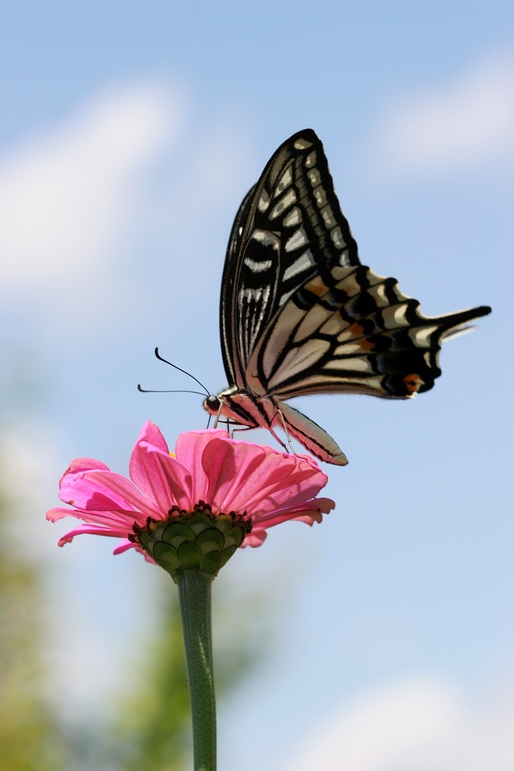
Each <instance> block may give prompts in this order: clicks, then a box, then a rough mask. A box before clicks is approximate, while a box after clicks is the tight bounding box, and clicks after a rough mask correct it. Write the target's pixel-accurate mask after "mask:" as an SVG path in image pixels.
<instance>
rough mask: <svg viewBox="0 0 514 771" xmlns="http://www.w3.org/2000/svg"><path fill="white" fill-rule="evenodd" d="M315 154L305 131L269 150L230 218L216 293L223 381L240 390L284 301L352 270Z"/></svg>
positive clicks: (344, 227)
mask: <svg viewBox="0 0 514 771" xmlns="http://www.w3.org/2000/svg"><path fill="white" fill-rule="evenodd" d="M358 264H359V260H358V256H357V244H356V243H355V240H354V239H353V237H352V235H351V233H350V228H349V225H348V222H347V221H346V219H345V218H344V216H343V214H342V212H341V210H340V207H339V203H338V200H337V198H336V195H335V193H334V187H333V183H332V178H331V176H330V172H329V170H328V165H327V161H326V158H325V154H324V152H323V146H322V144H321V142H320V140H319V139H318V137H317V136H316V134H315V133H314V131H312V130H310V129H307V130H305V131H302V132H299V133H298V134H295V135H294V136H293V137H291V138H290V139H289V140H288V141H287V142H284V144H283V145H282V146H281V147H280V148H279V149H278V150H277V152H276V153H275V155H274V156H273V158H272V159H271V160H270V162H269V163H268V165H267V166H266V168H265V169H264V172H263V174H262V176H261V178H260V180H259V182H258V183H257V185H256V186H255V187H254V188H252V190H251V191H250V193H249V194H248V195H247V196H246V198H245V199H244V201H243V203H242V205H241V207H240V209H239V212H238V214H237V217H236V220H235V222H234V226H233V228H232V233H231V237H230V241H229V247H228V252H227V260H226V263H225V270H224V275H223V281H222V291H221V336H222V346H223V349H224V361H225V369H226V371H227V376H229V377H230V378H231V380H232V381H233V382H235V383H236V384H237V385H239V386H243V385H246V383H247V380H246V372H247V368H248V364H249V361H250V358H251V356H252V354H253V352H254V350H255V348H256V347H257V344H258V342H259V340H260V339H261V337H262V334H263V333H264V331H265V329H266V328H267V326H268V325H269V323H270V321H271V319H272V318H273V317H274V316H275V314H276V313H277V311H278V310H279V309H280V308H281V307H282V306H283V305H284V304H285V303H286V302H287V300H288V298H289V297H290V296H291V295H292V294H293V293H294V292H295V291H297V290H298V289H299V288H300V287H301V286H302V285H303V284H305V283H306V282H307V281H308V280H309V279H311V278H313V277H314V276H316V275H317V274H319V273H320V272H321V273H322V274H329V273H330V270H331V268H332V267H334V266H336V265H340V266H342V265H358Z"/></svg>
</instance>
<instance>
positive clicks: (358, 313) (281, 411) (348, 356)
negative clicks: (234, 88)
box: [204, 129, 491, 465]
mask: <svg viewBox="0 0 514 771" xmlns="http://www.w3.org/2000/svg"><path fill="white" fill-rule="evenodd" d="M490 311H491V308H489V307H487V306H481V307H478V308H471V309H469V310H463V311H458V312H456V313H450V314H447V315H444V316H433V317H429V316H424V315H423V314H422V313H421V312H420V310H419V302H418V301H417V300H414V299H412V298H410V297H407V296H406V295H404V294H403V293H402V292H401V291H400V289H399V288H398V284H397V282H396V279H394V278H384V277H383V276H379V275H377V274H376V273H374V272H373V271H372V270H371V269H370V268H368V267H366V266H365V265H362V264H361V262H360V260H359V256H358V251H357V243H356V241H355V239H354V238H353V236H352V234H351V232H350V227H349V225H348V222H347V220H346V219H345V217H344V215H343V213H342V211H341V208H340V206H339V202H338V199H337V197H336V194H335V192H334V185H333V182H332V177H331V175H330V172H329V169H328V163H327V159H326V157H325V153H324V150H323V145H322V143H321V141H320V139H319V138H318V136H317V135H316V133H315V132H314V131H313V130H312V129H305V130H304V131H299V132H298V133H296V134H294V135H293V136H292V137H290V138H289V139H288V140H287V141H285V142H284V143H283V144H282V145H281V146H280V147H279V148H278V150H277V151H276V152H275V153H274V155H273V156H272V157H271V159H270V160H269V162H268V164H267V166H266V168H265V169H264V171H263V173H262V175H261V178H260V179H259V181H258V182H257V184H256V185H255V186H254V187H252V189H251V190H250V192H249V193H248V194H247V195H246V197H245V198H244V200H243V202H242V204H241V206H240V208H239V211H238V213H237V216H236V218H235V221H234V225H233V227H232V232H231V235H230V240H229V243H228V249H227V255H226V259H225V267H224V270H223V279H222V285H221V306H220V335H221V348H222V352H223V363H224V367H225V372H226V375H227V379H228V381H229V384H230V385H229V387H228V388H227V389H225V390H224V391H221V393H219V394H218V395H217V396H208V397H207V398H206V399H205V400H204V407H205V409H206V410H207V411H208V412H209V413H210V414H211V415H215V416H216V417H217V419H218V420H219V419H220V418H222V417H223V418H225V419H226V420H228V421H230V422H235V423H238V424H240V425H242V426H245V427H251V428H257V427H263V428H267V429H269V430H270V431H271V432H272V434H273V435H274V436H275V438H276V439H277V440H278V441H279V442H280V443H281V444H282V445H283V446H285V445H284V443H283V442H281V440H280V439H279V437H277V435H276V433H275V428H276V427H281V428H282V429H284V431H285V433H286V436H287V437H289V436H292V437H294V438H295V439H297V440H298V442H300V444H302V445H303V446H304V447H305V448H306V449H307V450H308V451H309V452H310V453H311V454H312V455H314V456H315V457H316V458H318V459H319V460H322V461H325V462H327V463H333V464H336V465H345V464H346V463H347V462H348V461H347V459H346V456H345V455H344V453H343V452H342V450H341V449H340V447H339V446H338V445H337V443H336V442H335V441H334V439H332V437H331V436H330V435H329V434H328V433H327V432H326V431H325V430H324V429H322V428H321V427H320V426H319V425H317V423H315V422H314V421H313V420H311V419H310V418H308V417H306V416H305V415H303V414H302V413H301V412H299V411H298V410H296V409H295V408H294V407H291V406H290V405H289V404H286V403H285V400H286V399H290V398H292V397H294V396H305V395H308V394H317V393H358V394H371V395H373V396H380V397H384V398H388V399H406V398H409V397H412V396H414V395H415V394H416V393H421V392H423V391H428V390H429V389H430V388H432V386H433V385H434V380H435V378H437V377H439V375H440V374H441V370H440V368H439V351H440V349H441V344H442V342H443V340H447V339H448V338H449V337H452V336H454V335H456V334H459V333H460V332H462V331H463V329H464V327H463V325H464V324H466V323H467V322H469V321H471V320H472V319H475V318H478V317H479V316H485V315H486V314H488V313H489V312H490Z"/></svg>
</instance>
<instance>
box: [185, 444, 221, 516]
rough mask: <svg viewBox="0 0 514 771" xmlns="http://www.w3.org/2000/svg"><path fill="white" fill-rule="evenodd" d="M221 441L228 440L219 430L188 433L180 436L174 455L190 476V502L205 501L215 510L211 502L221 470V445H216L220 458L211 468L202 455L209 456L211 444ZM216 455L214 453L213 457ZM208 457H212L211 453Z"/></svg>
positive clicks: (213, 503)
mask: <svg viewBox="0 0 514 771" xmlns="http://www.w3.org/2000/svg"><path fill="white" fill-rule="evenodd" d="M218 439H219V440H220V442H222V441H223V439H225V440H227V441H230V440H229V439H228V434H227V432H226V431H221V430H220V429H211V430H210V431H188V432H187V433H186V434H180V436H179V437H178V439H177V442H176V445H175V454H176V458H177V461H178V462H179V463H180V464H181V465H182V466H183V467H184V468H186V469H187V470H188V471H189V473H190V474H191V478H192V488H191V502H192V503H193V504H194V503H198V501H205V502H206V503H209V504H210V505H211V506H213V511H214V508H215V502H214V501H213V495H212V491H213V487H216V484H217V483H216V479H217V475H218V473H219V472H220V471H221V470H222V465H223V461H222V460H221V455H223V444H222V443H221V444H218V443H217V445H216V446H217V448H218V452H219V453H220V457H218V459H217V460H214V462H213V464H212V466H211V465H210V464H209V461H207V464H206V463H205V461H204V453H205V452H207V454H208V455H209V448H210V445H211V443H213V442H215V441H216V440H218ZM215 454H216V453H214V455H215ZM209 457H212V452H211V455H209Z"/></svg>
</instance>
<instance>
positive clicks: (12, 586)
mask: <svg viewBox="0 0 514 771" xmlns="http://www.w3.org/2000/svg"><path fill="white" fill-rule="evenodd" d="M2 481H3V480H2ZM4 487H5V483H4ZM15 515H16V511H13V504H12V502H11V501H9V500H8V498H7V495H6V493H5V492H4V490H2V489H0V768H2V769H3V771H32V769H34V771H46V769H48V770H49V771H50V769H51V770H52V771H60V769H64V768H69V765H68V763H67V760H68V756H67V748H66V741H65V740H64V738H63V736H62V734H61V732H60V730H59V725H58V721H57V719H56V717H55V715H54V714H53V713H52V710H51V707H50V704H49V703H48V700H47V699H46V698H45V695H44V694H45V682H44V664H43V657H42V637H43V629H44V627H43V622H44V619H43V618H42V613H41V610H40V609H41V607H42V606H43V603H42V589H41V581H40V576H41V569H42V568H41V565H38V564H37V563H35V562H34V559H33V558H32V559H30V558H24V557H23V555H22V553H21V552H18V551H17V550H14V549H13V544H12V540H13V539H12V528H10V530H9V532H7V530H8V525H9V522H10V521H12V519H11V518H12V517H13V516H15ZM9 536H10V537H9Z"/></svg>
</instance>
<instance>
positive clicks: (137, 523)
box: [46, 422, 335, 554]
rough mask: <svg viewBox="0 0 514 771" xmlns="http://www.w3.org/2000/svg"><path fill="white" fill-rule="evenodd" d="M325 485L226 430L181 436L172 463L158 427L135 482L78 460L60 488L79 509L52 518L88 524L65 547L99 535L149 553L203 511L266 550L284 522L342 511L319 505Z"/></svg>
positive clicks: (310, 464) (140, 446)
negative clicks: (146, 533)
mask: <svg viewBox="0 0 514 771" xmlns="http://www.w3.org/2000/svg"><path fill="white" fill-rule="evenodd" d="M131 480H132V481H131ZM326 483H327V476H326V475H325V474H324V473H323V472H322V471H321V470H320V469H319V467H318V466H317V464H316V463H315V462H314V461H313V460H312V459H311V458H309V457H307V456H299V455H288V454H286V453H282V452H277V451H276V450H273V449H272V448H271V447H263V446H260V445H256V444H250V443H247V442H241V441H235V440H233V439H230V438H229V436H228V434H227V433H226V432H225V431H221V430H211V431H189V432H188V433H186V434H181V436H179V438H178V440H177V444H176V448H175V457H173V456H171V455H170V453H169V450H168V446H167V444H166V441H165V439H164V437H163V435H162V434H161V432H160V431H159V429H158V428H157V426H155V425H154V424H153V423H150V422H147V423H146V424H145V425H144V426H143V429H142V431H141V433H140V435H139V437H138V440H137V442H136V445H135V447H134V450H133V452H132V456H131V459H130V480H129V479H126V478H125V477H123V476H121V475H119V474H116V473H115V472H114V471H110V470H109V468H108V467H107V466H106V465H105V464H104V463H101V462H100V461H97V460H93V459H92V458H76V459H75V460H74V461H73V462H72V464H71V466H70V467H69V469H68V470H67V471H66V472H65V473H64V475H63V476H62V478H61V480H60V483H59V488H60V492H59V497H60V499H61V500H62V501H63V502H64V503H67V504H69V505H70V506H72V507H73V508H71V509H69V508H55V509H51V510H50V511H49V512H48V513H47V515H46V516H47V519H49V520H50V521H52V522H55V521H56V520H58V519H62V518H63V517H68V516H72V517H77V518H78V519H81V520H83V521H84V522H85V523H87V524H84V525H80V526H79V527H76V528H74V529H73V530H71V531H70V532H69V533H67V534H66V535H64V536H63V537H62V538H61V539H60V540H59V546H63V545H64V544H65V543H69V542H71V541H72V540H73V538H74V537H75V536H76V535H80V534H82V533H92V534H95V535H106V536H112V537H115V538H122V539H124V540H123V541H122V542H121V543H120V544H118V546H117V547H116V548H115V550H114V553H115V554H119V553H121V552H123V551H126V550H127V549H130V548H136V549H138V550H139V551H141V552H144V549H143V548H142V544H141V542H140V540H139V536H140V535H141V533H142V531H143V530H144V529H145V528H147V527H148V526H149V524H150V523H153V524H154V526H155V523H163V522H171V521H172V520H173V519H174V518H176V517H179V516H188V515H189V514H192V513H193V512H198V511H202V512H207V514H209V515H210V516H211V517H214V518H216V517H217V516H221V515H230V516H231V517H232V520H234V522H235V521H236V520H237V522H238V523H239V524H240V525H244V533H245V537H244V542H243V543H242V545H243V546H260V545H261V543H262V542H263V541H264V539H265V538H266V530H267V529H268V528H269V527H273V526H274V525H278V524H280V523H281V522H286V521H287V520H290V519H296V520H299V521H301V522H306V523H307V524H309V525H312V524H313V522H321V519H322V515H323V514H328V513H329V511H331V509H333V508H334V505H335V504H334V502H333V501H332V500H330V499H329V498H316V497H315V496H316V495H317V494H318V493H319V491H320V490H321V489H322V488H323V487H324V486H325V484H326ZM160 527H161V530H162V525H160ZM154 529H155V527H154ZM145 546H146V544H145Z"/></svg>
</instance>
